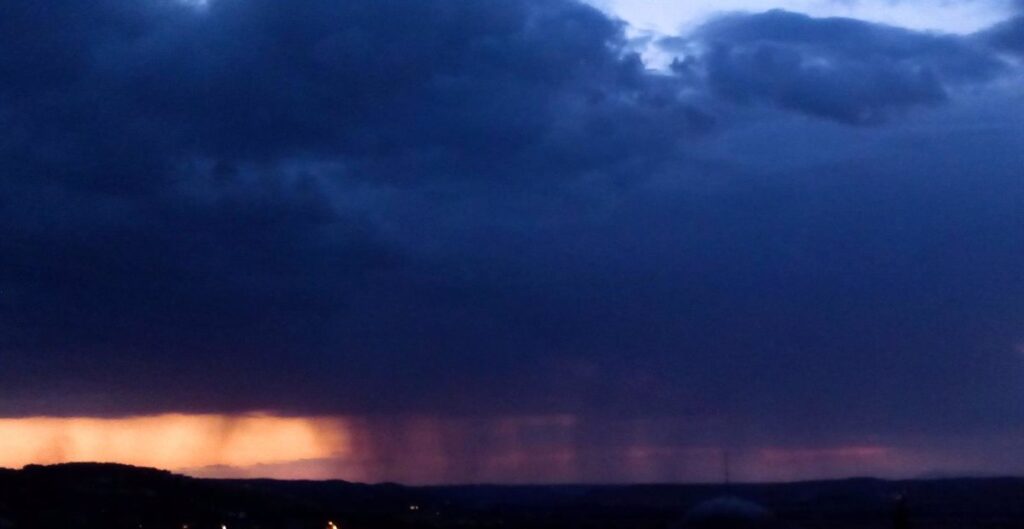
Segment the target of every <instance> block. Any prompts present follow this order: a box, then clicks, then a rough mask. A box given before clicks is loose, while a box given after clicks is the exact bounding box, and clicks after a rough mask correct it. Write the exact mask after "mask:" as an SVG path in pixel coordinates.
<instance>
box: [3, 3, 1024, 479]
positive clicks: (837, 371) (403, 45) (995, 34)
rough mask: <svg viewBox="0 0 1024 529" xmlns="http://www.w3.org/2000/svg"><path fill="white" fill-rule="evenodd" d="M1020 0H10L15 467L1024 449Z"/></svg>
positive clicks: (337, 464)
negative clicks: (195, 450) (173, 449)
mask: <svg viewBox="0 0 1024 529" xmlns="http://www.w3.org/2000/svg"><path fill="white" fill-rule="evenodd" d="M714 6H723V7H724V8H726V9H727V10H728V11H729V12H728V13H718V14H717V15H716V16H711V15H713V14H714V12H713V7H714ZM1014 7H1015V6H1014V5H1013V4H1010V3H1006V2H1001V1H999V0H974V1H966V2H939V1H937V0H906V1H900V2H892V1H884V2H882V1H879V2H873V1H869V2H823V1H813V0H805V1H798V0H794V1H792V2H780V3H764V2H741V1H736V2H725V3H723V2H715V3H711V2H632V1H629V0H608V1H607V2H603V3H602V4H601V9H597V8H594V7H592V6H590V5H587V4H581V3H575V2H572V1H570V0H508V1H502V2H481V1H476V0H432V1H429V2H424V1H420V0H394V1H388V2H381V1H346V2H338V1H333V0H302V1H290V2H286V3H285V2H280V1H275V0H210V1H209V2H207V3H204V4H197V3H194V2H190V3H180V2H170V1H161V0H37V1H35V2H19V1H15V0H0V127H2V129H3V130H4V131H5V132H4V134H3V135H2V136H0V169H2V171H0V174H3V176H2V178H0V216H2V219H3V222H0V386H2V387H3V388H4V390H3V391H2V392H0V417H5V419H0V430H2V431H6V432H9V435H6V436H0V448H6V450H7V452H6V453H7V454H9V455H8V457H7V459H6V460H0V465H3V464H9V465H16V464H23V463H25V462H29V461H35V460H44V461H60V460H67V459H76V458H100V457H103V458H107V457H114V455H112V454H111V453H110V452H105V451H95V450H100V449H99V448H95V447H96V446H98V445H97V444H96V443H99V445H102V444H104V443H102V442H95V440H96V439H113V437H110V436H115V435H120V436H121V437H117V439H120V441H119V442H121V443H122V444H125V443H126V444H132V443H151V442H154V441H153V439H154V438H164V437H166V436H165V435H164V434H163V432H176V433H175V435H181V436H185V437H189V436H196V437H197V438H199V437H202V439H200V440H199V441H196V442H200V441H202V442H208V443H222V445H223V446H240V445H238V444H237V443H243V441H238V440H236V439H233V438H232V440H230V442H228V441H226V440H225V439H227V438H226V437H224V435H226V434H224V431H225V429H224V428H222V427H221V426H219V425H222V424H226V423H224V422H222V421H227V423H231V424H234V423H232V422H231V421H233V420H235V419H232V417H236V418H237V417H238V416H239V415H246V414H253V413H261V414H269V415H261V416H260V417H263V418H265V419H267V420H268V421H269V422H264V421H263V419H251V418H250V419H244V420H254V421H255V422H246V423H244V424H246V425H249V426H246V428H243V429H242V430H240V431H243V432H248V433H247V434H246V435H249V434H252V435H258V432H259V430H260V428H285V430H274V431H275V432H277V433H276V434H275V435H279V436H285V437H287V436H288V435H291V434H290V433H288V432H295V431H302V432H307V433H308V432H311V431H312V432H316V435H313V434H312V433H309V434H308V435H309V437H308V439H309V440H308V443H307V444H308V446H309V447H316V448H315V449H313V448H310V449H309V450H306V451H302V450H298V451H295V452H287V453H283V452H282V453H277V454H273V453H269V454H268V455H267V457H266V458H265V459H260V458H255V459H251V458H250V459H239V458H237V457H235V458H232V457H228V456H224V457H223V458H222V459H219V460H218V459H217V458H214V459H213V460H211V459H210V458H204V459H202V460H195V461H191V460H190V461H183V460H177V459H174V460H168V459H156V460H152V459H134V458H129V456H123V457H124V458H128V460H130V462H141V463H152V464H166V465H172V464H173V466H176V467H177V468H181V469H184V468H187V469H189V470H190V471H192V472H194V473H199V474H204V475H254V474H255V475H279V476H289V477H295V476H315V477H343V478H349V479H368V480H374V479H398V480H406V481H415V482H454V481H509V482H522V481H672V480H695V479H715V472H717V468H718V467H717V465H712V466H710V467H709V466H708V465H707V464H706V462H707V461H708V460H709V459H708V454H715V453H719V452H720V451H721V450H723V449H725V448H728V449H729V450H732V451H734V452H735V453H736V454H738V455H737V456H736V460H737V461H740V462H741V463H740V464H741V466H744V467H745V468H741V469H739V470H738V471H737V473H738V476H739V477H740V479H743V477H744V476H745V477H746V478H747V479H796V478H807V477H836V476H845V475H851V474H876V475H886V476H902V475H919V474H923V473H929V472H986V473H988V472H1024V467H1022V466H1021V465H1022V463H1021V461H1022V459H1021V458H1020V457H1019V455H1020V454H1021V453H1024V405H1022V404H1021V403H1022V402H1024V378H1022V375H1024V274H1022V273H1021V270H1024V231H1022V228H1024V180H1022V178H1021V176H1022V173H1021V171H1022V168H1024V127H1022V123H1024V106H1022V103H1024V92H1022V91H1021V87H1022V76H1021V67H1020V64H1021V62H1020V61H1021V58H1022V57H1024V18H1021V17H1020V16H1018V15H1016V14H1015V10H1014ZM773 8H781V9H773ZM602 9H603V11H602ZM609 12H610V13H614V14H615V15H616V16H612V15H609ZM851 17H852V18H851ZM621 19H625V20H626V21H628V24H627V23H624V22H622V20H621ZM629 24H633V26H630V25H629ZM638 38H642V41H638V40H637V39H638ZM645 60H647V61H651V62H647V63H645ZM655 62H656V63H657V64H655ZM165 414H176V415H174V417H177V419H174V420H173V421H171V422H166V423H161V424H164V426H160V427H158V426H157V422H153V421H155V420H156V419H154V417H155V418H159V417H166V415H165ZM183 416H184V417H186V419H181V417H183ZM43 417H49V419H43ZM140 417H141V418H140ZM145 417H150V419H146V418H145ZM188 417H191V418H188ZM76 418H86V419H85V420H87V421H91V422H86V423H80V422H79V423H75V422H74V421H75V420H78V419H76ZM273 418H279V419H280V420H282V421H285V422H284V423H274V422H273V421H271V420H270V419H273ZM126 420H127V421H136V420H138V421H142V422H128V423H125V422H123V421H126ZM168 420H169V421H170V419H168ZM240 420H241V419H240ZM39 421H43V422H39ZM54 421H56V422H54ZM119 421H122V422H119ZM175 421H178V422H175ZM288 421H292V422H288ZM294 421H299V422H294ZM271 423H273V424H276V426H271ZM76 425H77V426H76ZM83 425H85V426H83ZM75 428H78V429H75ZM82 428H85V429H84V430H83V429H82ZM161 428H165V429H161ZM5 429H6V430H5ZM296 429H297V430H296ZM83 432H86V433H83ZM118 432H120V433H118ZM125 432H128V433H125ZM153 432H158V433H159V435H158V434H154V433H153ZM211 432H215V433H216V432H219V433H216V434H215V433H211ZM253 432H257V433H253ZM282 432H284V433H282ZM238 435H241V434H238ZM303 435H306V434H303ZM124 436H127V437H124ZM211 436H212V437H211ZM323 436H326V437H323ZM85 438H88V439H90V440H92V442H94V443H93V444H88V443H85V442H84V441H82V439H85ZM268 438H274V439H278V438H280V437H274V436H269V437H268ZM2 439H7V441H3V440H2ZM304 439H307V437H304ZM325 439H326V440H325ZM13 440H16V441H17V442H16V445H15V444H11V443H15V441H13ZM4 442H7V443H8V444H9V446H7V445H3V443H4ZM304 442H306V441H304ZM224 443H226V444H224ZM108 445H109V443H108ZM243 445H244V446H249V445H245V444H244V443H243ZM261 446H262V445H261ZM304 446H305V445H304ZM90 450H93V451H90ZM0 451H2V450H0ZM266 451H267V452H273V451H274V448H273V447H269V448H267V449H266ZM228 452H232V450H228V449H227V448H223V449H222V451H220V452H207V453H217V454H220V453H224V454H226V453H228ZM252 452H253V450H249V451H247V452H246V453H247V454H249V453H252ZM257 452H262V450H257ZM121 453H126V452H121ZM10 454H18V455H17V456H16V457H15V456H12V455H10ZM712 459H713V458H712ZM701 462H705V463H701ZM702 464H703V466H702ZM744 472H746V474H744Z"/></svg>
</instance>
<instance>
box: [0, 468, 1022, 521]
mask: <svg viewBox="0 0 1024 529" xmlns="http://www.w3.org/2000/svg"><path fill="white" fill-rule="evenodd" d="M901 494H903V495H905V497H906V501H905V507H904V508H905V512H906V524H907V526H909V527H914V528H921V529H925V528H950V529H954V528H956V529H971V528H981V527H984V528H1015V529H1021V528H1024V479H1009V478H1007V479H951V480H937V481H906V482H890V481H880V480H872V479H853V480H843V481H827V482H809V483H796V484H780V485H733V486H697V485H656V486H556V487H497V486H472V487H402V486H398V485H387V484H385V485H361V484H355V483H347V482H342V481H331V482H286V481H270V480H248V481H238V480H205V479H195V478H188V477H183V476H178V475H174V474H171V473H168V472H163V471H159V470H152V469H139V468H132V467H125V466H118V465H94V464H75V465H59V466H50V467H39V466H30V467H26V468H25V469H23V470H0V529H9V528H30V529H50V528H54V529H56V528H61V529H68V528H93V527H95V528H129V527H130V528H139V527H143V528H172V527H173V528H179V529H180V528H183V527H186V526H187V527H188V528H190V529H203V528H207V527H213V528H220V527H221V526H222V525H224V526H226V527H228V528H231V529H235V528H240V529H244V528H295V529H300V528H310V529H312V528H326V527H328V522H330V521H333V522H334V523H335V524H336V525H337V526H338V527H340V528H342V529H360V528H362V529H378V528H379V529H402V528H439V529H441V528H456V527H458V528H475V527H481V528H482V527H488V528H496V529H497V528H501V529H548V528H550V529H554V528H567V529H571V528H594V529H596V528H635V529H648V528H649V529H656V528H666V529H667V528H670V527H683V526H685V523H686V522H685V520H686V515H687V513H688V512H691V511H692V510H693V509H694V508H695V507H696V506H698V505H700V504H701V503H702V502H705V501H707V500H710V499H713V498H716V497H721V496H733V497H738V498H743V499H745V500H749V501H752V502H756V503H759V504H760V505H762V506H764V507H765V508H767V509H768V510H770V511H771V512H772V513H773V521H772V526H773V527H781V528H794V529H799V528H806V529H811V528H835V529H844V528H887V527H893V526H894V524H898V523H900V522H896V521H895V520H894V518H896V516H894V513H895V511H896V510H897V503H898V502H897V501H896V498H897V497H899V495H901Z"/></svg>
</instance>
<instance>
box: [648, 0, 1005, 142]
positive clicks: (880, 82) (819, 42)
mask: <svg viewBox="0 0 1024 529" xmlns="http://www.w3.org/2000/svg"><path fill="white" fill-rule="evenodd" d="M662 45H663V46H665V47H666V48H668V49H672V48H673V47H683V48H684V49H685V47H686V46H698V47H700V48H704V51H703V52H702V53H701V57H700V59H698V60H694V59H692V58H691V59H690V60H681V61H679V60H677V62H676V63H675V64H674V69H675V70H676V71H678V72H680V73H682V74H687V73H693V72H692V70H694V69H699V70H701V71H702V72H703V73H704V75H705V76H706V79H707V82H708V84H709V85H710V87H711V89H712V90H713V91H714V92H715V93H716V94H718V95H720V96H722V97H724V98H727V99H731V100H733V101H736V102H739V103H759V102H764V103H769V104H773V105H777V106H780V107H782V108H786V109H791V110H795V111H798V112H802V113H806V114H810V115H813V116H819V117H824V118H828V119H834V120H837V121H840V122H843V123H849V124H870V123H877V122H879V121H882V120H884V119H885V118H886V117H887V116H889V115H890V114H892V113H893V112H895V111H899V110H903V109H906V108H909V107H914V106H921V105H934V104H936V103H940V102H942V101H944V100H946V98H947V97H948V92H949V90H950V89H951V88H952V87H955V86H958V85H962V84H964V83H976V82H978V81H984V80H986V79H991V78H992V77H994V76H995V75H996V74H998V73H999V72H1000V71H1001V70H1002V68H1003V64H1002V63H1001V62H1000V61H999V60H998V59H996V58H995V57H993V56H992V54H991V52H990V51H989V50H987V49H985V48H984V47H982V46H980V45H977V44H975V43H973V42H972V41H971V40H969V39H967V38H965V37H959V36H950V35H934V34H929V33H922V32H916V31H912V30H907V29H903V28H897V27H891V26H885V25H880V24H873V23H870V22H864V21H860V20H854V19H846V18H812V17H809V16H806V15H803V14H799V13H791V12H787V11H781V10H776V11H769V12H766V13H762V14H752V15H751V14H738V15H727V16H724V17H721V18H718V19H715V20H713V21H711V22H709V23H708V24H706V25H704V26H703V27H701V28H700V29H699V30H698V31H697V32H696V35H695V36H691V37H689V38H686V39H680V38H671V39H666V40H665V41H663V43H662Z"/></svg>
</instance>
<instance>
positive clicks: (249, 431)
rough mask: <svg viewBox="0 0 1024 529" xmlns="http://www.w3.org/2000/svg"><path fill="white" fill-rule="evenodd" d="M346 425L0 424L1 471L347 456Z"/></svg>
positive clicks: (207, 419) (193, 419) (192, 421)
mask: <svg viewBox="0 0 1024 529" xmlns="http://www.w3.org/2000/svg"><path fill="white" fill-rule="evenodd" d="M349 452H350V448H349V440H348V433H347V429H346V427H345V424H344V422H342V421H340V420H338V419H332V418H318V417H278V416H273V415H266V414H247V415H234V416H233V415H184V414H168V415H155V416H145V417H127V418H116V419H104V418H78V417H71V418H65V417H29V418H17V419H0V467H20V466H24V465H27V464H31V463H38V464H54V463H64V462H72V461H103V462H117V463H125V464H130V465H138V466H148V467H158V468H165V469H170V470H186V469H198V468H202V467H210V466H226V467H247V466H254V465H271V464H276V463H287V462H291V461H300V460H315V459H321V458H331V457H338V456H344V455H346V454H348V453H349Z"/></svg>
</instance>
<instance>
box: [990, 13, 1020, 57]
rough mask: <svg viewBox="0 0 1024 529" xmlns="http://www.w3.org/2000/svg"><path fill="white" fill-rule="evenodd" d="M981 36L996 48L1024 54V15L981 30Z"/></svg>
mask: <svg viewBox="0 0 1024 529" xmlns="http://www.w3.org/2000/svg"><path fill="white" fill-rule="evenodd" d="M980 36H981V38H982V39H984V40H986V41H988V42H989V43H991V44H992V45H993V46H995V47H996V48H999V49H1001V50H1005V51H1008V52H1012V53H1016V54H1024V15H1019V16H1017V17H1014V18H1012V19H1010V20H1007V21H1006V22H1003V23H1000V24H997V25H996V26H995V27H993V28H990V29H988V30H986V31H983V32H981V35H980Z"/></svg>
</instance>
